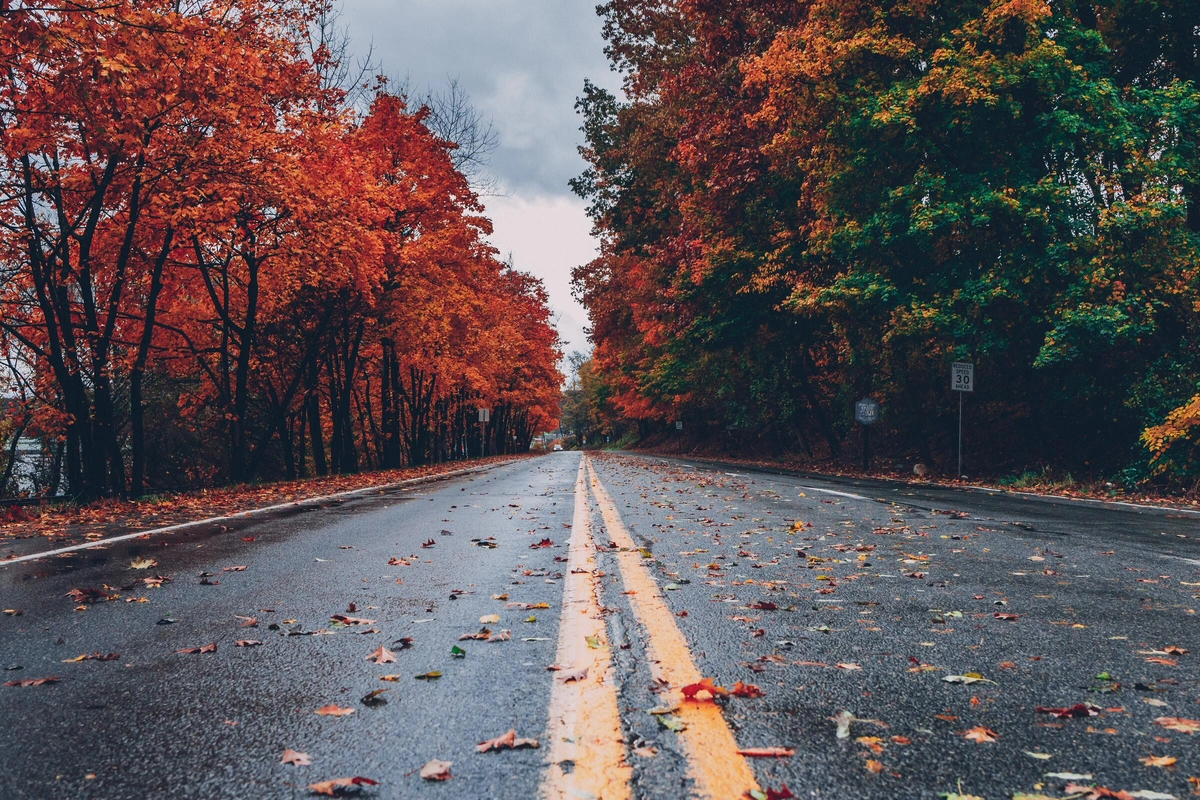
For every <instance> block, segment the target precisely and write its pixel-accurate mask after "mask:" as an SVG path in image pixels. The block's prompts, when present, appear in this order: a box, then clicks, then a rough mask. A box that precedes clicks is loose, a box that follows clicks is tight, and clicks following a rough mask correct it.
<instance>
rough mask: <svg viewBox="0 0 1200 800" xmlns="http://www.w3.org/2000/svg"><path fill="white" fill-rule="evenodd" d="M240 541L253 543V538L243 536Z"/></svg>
mask: <svg viewBox="0 0 1200 800" xmlns="http://www.w3.org/2000/svg"><path fill="white" fill-rule="evenodd" d="M242 541H243V542H253V541H254V537H253V536H243V537H242Z"/></svg>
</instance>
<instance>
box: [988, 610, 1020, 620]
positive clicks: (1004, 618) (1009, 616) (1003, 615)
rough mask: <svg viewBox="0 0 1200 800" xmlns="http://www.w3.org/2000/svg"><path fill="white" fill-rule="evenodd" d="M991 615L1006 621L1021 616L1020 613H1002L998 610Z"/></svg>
mask: <svg viewBox="0 0 1200 800" xmlns="http://www.w3.org/2000/svg"><path fill="white" fill-rule="evenodd" d="M992 616H993V617H995V618H996V619H1002V620H1005V621H1006V622H1016V621H1017V620H1019V619H1020V618H1021V615H1020V614H1002V613H1001V612H999V611H997V612H996V613H995V614H992Z"/></svg>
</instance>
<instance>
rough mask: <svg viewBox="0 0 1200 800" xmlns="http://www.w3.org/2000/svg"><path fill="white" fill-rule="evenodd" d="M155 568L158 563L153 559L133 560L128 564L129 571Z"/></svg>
mask: <svg viewBox="0 0 1200 800" xmlns="http://www.w3.org/2000/svg"><path fill="white" fill-rule="evenodd" d="M157 566H158V562H157V561H155V560H154V559H153V558H135V559H134V560H133V561H130V562H129V568H130V569H150V568H151V567H157Z"/></svg>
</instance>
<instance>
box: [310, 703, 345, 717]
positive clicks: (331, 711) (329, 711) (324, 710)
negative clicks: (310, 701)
mask: <svg viewBox="0 0 1200 800" xmlns="http://www.w3.org/2000/svg"><path fill="white" fill-rule="evenodd" d="M313 713H314V714H316V715H317V716H319V717H348V716H350V715H351V714H353V713H354V709H353V708H342V707H340V706H336V705H334V704H333V703H330V704H329V705H326V706H321V707H320V708H318V709H317V710H316V711H314V712H313Z"/></svg>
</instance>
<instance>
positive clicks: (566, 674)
mask: <svg viewBox="0 0 1200 800" xmlns="http://www.w3.org/2000/svg"><path fill="white" fill-rule="evenodd" d="M587 675H588V668H587V667H577V668H575V669H567V668H563V669H562V671H561V672H559V674H558V679H559V680H561V681H562V682H563V683H570V682H571V681H581V680H583V679H584V678H586V677H587Z"/></svg>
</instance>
